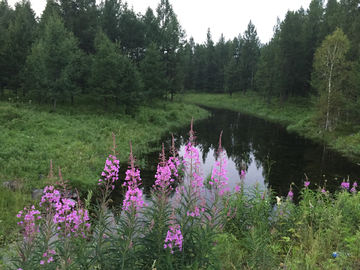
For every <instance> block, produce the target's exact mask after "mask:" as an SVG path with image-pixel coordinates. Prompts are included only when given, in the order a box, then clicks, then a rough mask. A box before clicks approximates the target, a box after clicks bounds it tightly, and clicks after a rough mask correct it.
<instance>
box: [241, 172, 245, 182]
mask: <svg viewBox="0 0 360 270" xmlns="http://www.w3.org/2000/svg"><path fill="white" fill-rule="evenodd" d="M240 179H241V180H244V179H245V171H244V170H241V172H240Z"/></svg>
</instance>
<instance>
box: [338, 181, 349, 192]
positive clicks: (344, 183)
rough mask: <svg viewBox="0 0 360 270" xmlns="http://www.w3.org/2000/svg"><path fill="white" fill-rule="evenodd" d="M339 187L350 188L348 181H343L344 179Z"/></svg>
mask: <svg viewBox="0 0 360 270" xmlns="http://www.w3.org/2000/svg"><path fill="white" fill-rule="evenodd" d="M340 188H342V189H346V190H349V189H350V183H349V182H345V180H344V181H343V182H342V183H341V186H340Z"/></svg>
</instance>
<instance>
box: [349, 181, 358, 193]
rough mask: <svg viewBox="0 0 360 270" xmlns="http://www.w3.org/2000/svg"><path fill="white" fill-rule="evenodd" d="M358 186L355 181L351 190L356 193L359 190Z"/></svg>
mask: <svg viewBox="0 0 360 270" xmlns="http://www.w3.org/2000/svg"><path fill="white" fill-rule="evenodd" d="M356 188H357V183H356V182H354V184H353V186H352V188H351V189H350V192H351V193H356V192H357V191H356Z"/></svg>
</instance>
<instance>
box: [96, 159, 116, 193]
mask: <svg viewBox="0 0 360 270" xmlns="http://www.w3.org/2000/svg"><path fill="white" fill-rule="evenodd" d="M119 163H120V162H119V160H118V159H117V158H116V156H114V155H109V158H107V159H106V162H105V168H104V171H103V172H102V173H101V176H103V179H99V183H98V185H99V186H100V185H106V184H107V183H109V185H111V188H112V190H114V188H115V186H114V182H115V181H117V180H119V176H118V174H119V169H120V165H119Z"/></svg>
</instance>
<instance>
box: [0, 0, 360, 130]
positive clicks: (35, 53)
mask: <svg viewBox="0 0 360 270" xmlns="http://www.w3.org/2000/svg"><path fill="white" fill-rule="evenodd" d="M243 27H244V26H239V28H243ZM205 35H206V37H207V38H206V42H205V43H203V44H198V43H196V42H195V40H194V39H193V38H192V37H190V38H188V37H187V36H186V32H185V30H184V29H182V27H181V25H180V24H179V21H178V18H177V16H176V13H175V11H174V10H173V9H172V6H171V3H169V1H168V0H161V1H160V3H159V5H158V7H157V9H156V10H155V11H154V10H152V9H151V8H148V9H147V11H146V13H145V14H138V13H135V12H134V10H133V9H132V8H130V7H129V6H128V4H127V3H126V2H122V1H120V0H105V1H102V3H101V4H99V5H96V1H95V0H48V1H47V5H46V8H45V10H44V12H43V14H42V15H41V17H40V18H37V17H36V16H35V13H34V11H33V10H32V9H31V4H30V2H29V1H27V0H22V1H21V2H18V3H17V4H16V5H15V8H14V9H13V8H11V7H10V6H9V5H8V3H7V0H1V2H0V88H1V92H2V95H4V89H8V90H10V91H13V92H14V94H15V95H17V96H19V95H24V96H29V99H30V98H33V99H35V101H36V102H38V103H43V102H51V103H52V104H53V108H54V109H56V104H57V102H62V101H64V100H69V101H71V103H73V101H74V99H76V98H77V97H78V96H79V95H91V96H92V97H94V98H96V100H102V104H103V106H104V109H105V110H108V107H109V106H110V105H111V106H115V107H114V108H112V109H116V110H119V111H123V112H125V113H128V112H130V111H131V110H132V109H133V108H134V107H136V106H138V105H140V104H149V105H151V104H152V100H153V99H157V98H169V99H170V100H171V101H172V100H173V96H174V94H177V93H183V91H186V90H195V91H200V92H207V93H228V94H229V95H230V96H231V94H232V93H233V92H238V91H242V92H243V94H244V95H246V93H247V92H249V91H252V92H257V93H259V94H260V95H262V96H263V97H264V98H265V99H266V100H267V101H268V102H271V101H272V100H274V97H275V98H276V99H277V100H278V101H279V106H281V104H282V103H283V102H284V101H286V100H287V99H289V98H291V97H297V96H302V97H306V96H310V95H311V96H315V97H316V100H317V101H316V106H317V107H318V118H319V123H320V124H321V125H322V126H324V128H325V129H328V130H330V131H331V130H333V129H335V127H336V126H337V124H338V123H340V122H341V121H343V120H344V121H353V122H354V121H356V122H357V121H359V119H360V106H358V105H359V102H358V96H359V95H360V47H359V44H360V5H359V2H358V0H341V1H340V2H338V1H336V0H328V1H327V2H326V3H324V2H323V1H322V0H313V1H312V2H311V4H310V6H309V7H308V8H307V9H304V8H300V9H299V10H298V11H288V12H287V14H286V16H285V19H284V20H283V21H280V20H279V19H278V22H277V24H276V25H275V26H274V32H273V37H272V39H271V40H270V41H269V42H268V43H266V44H262V43H261V42H260V40H259V38H258V36H257V32H256V26H255V25H254V24H253V23H252V22H251V21H250V22H249V24H248V26H247V29H246V30H245V32H244V33H241V34H239V36H238V37H234V38H233V39H229V40H226V39H225V37H224V36H223V35H221V37H220V38H219V39H218V40H217V42H216V41H214V40H213V37H212V36H211V30H210V29H208V32H207V33H204V36H205ZM187 38H188V39H187Z"/></svg>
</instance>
